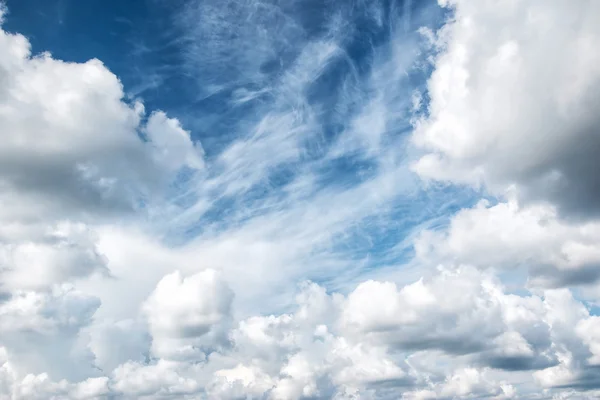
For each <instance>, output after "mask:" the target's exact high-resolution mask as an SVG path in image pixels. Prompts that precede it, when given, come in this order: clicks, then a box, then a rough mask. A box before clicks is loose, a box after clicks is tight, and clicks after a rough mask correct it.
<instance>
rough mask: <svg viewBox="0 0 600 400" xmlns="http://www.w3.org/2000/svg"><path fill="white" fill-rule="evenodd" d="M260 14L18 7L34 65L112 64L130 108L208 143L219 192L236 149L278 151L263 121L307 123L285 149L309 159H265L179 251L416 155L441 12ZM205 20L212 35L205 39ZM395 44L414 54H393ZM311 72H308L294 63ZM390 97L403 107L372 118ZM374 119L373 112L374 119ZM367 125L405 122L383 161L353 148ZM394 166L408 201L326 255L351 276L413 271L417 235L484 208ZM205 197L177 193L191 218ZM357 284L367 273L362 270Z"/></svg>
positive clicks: (376, 7) (357, 227)
mask: <svg viewBox="0 0 600 400" xmlns="http://www.w3.org/2000/svg"><path fill="white" fill-rule="evenodd" d="M257 4H258V5H257ZM257 4H253V3H247V4H244V3H243V2H241V3H240V2H230V3H227V5H221V4H219V3H216V2H199V3H198V4H193V3H185V2H179V3H177V2H174V3H173V2H171V3H169V2H161V1H134V2H117V1H115V2H93V1H92V2H88V3H82V2H73V1H49V2H43V3H42V4H40V2H36V1H33V2H28V1H19V2H16V4H14V5H12V4H8V7H9V10H10V18H8V19H7V23H6V29H7V30H9V31H10V30H12V31H16V32H21V33H23V34H25V35H26V36H27V37H28V38H29V39H30V41H31V44H32V51H33V52H34V53H39V52H43V51H49V52H51V53H52V54H53V56H54V57H56V58H59V59H62V60H65V61H73V62H84V61H87V60H88V59H90V58H98V59H100V60H102V62H103V63H104V64H105V65H106V66H107V68H109V69H110V70H111V71H112V72H113V73H115V74H116V75H117V76H118V77H119V79H120V80H121V82H122V83H123V86H124V88H125V92H126V93H127V94H128V95H129V96H131V97H132V98H138V97H139V98H142V99H143V101H144V104H145V106H146V107H147V109H150V110H151V109H161V110H163V111H165V112H167V113H168V114H169V115H170V116H173V117H176V118H178V119H179V120H180V121H181V122H182V124H183V126H184V127H185V128H186V129H189V130H190V134H191V137H192V139H193V140H198V141H200V142H201V143H202V147H203V149H204V151H205V156H206V158H207V159H208V160H214V163H213V165H212V167H213V168H212V170H211V171H210V172H208V173H209V175H212V176H211V178H212V179H214V180H217V178H218V174H220V173H222V169H223V168H228V166H224V165H222V163H219V161H218V158H219V155H220V154H222V153H223V152H224V151H225V149H227V148H228V146H232V144H234V143H236V142H238V143H239V145H240V146H245V147H246V148H248V149H249V151H251V152H252V151H255V152H256V156H260V152H261V151H263V150H262V149H261V147H262V146H263V144H262V143H265V145H267V146H270V144H267V141H270V140H273V141H278V140H279V139H278V138H277V135H280V134H281V133H280V132H270V131H269V132H265V133H264V137H262V138H261V137H258V138H256V139H250V136H251V135H253V134H254V133H252V129H254V128H253V126H255V125H257V124H259V123H260V121H261V119H263V118H272V116H274V117H275V118H287V117H288V116H290V115H291V114H300V115H298V116H297V117H296V116H294V118H300V119H299V120H297V121H293V122H291V123H292V124H293V129H296V130H297V133H293V134H292V136H290V137H286V138H284V139H282V140H294V141H295V140H298V143H297V146H298V148H294V149H293V150H292V149H290V151H295V152H298V153H299V154H295V155H291V154H290V155H285V157H284V158H282V159H281V160H275V161H274V162H272V163H270V162H269V160H266V162H265V164H264V166H263V168H264V169H265V170H264V171H260V176H256V178H255V179H254V180H251V181H250V180H249V182H248V183H247V184H246V183H245V182H244V183H243V185H244V186H245V187H243V188H240V189H235V190H234V191H233V192H232V193H224V191H226V190H227V188H225V187H218V186H217V187H213V188H212V193H211V194H210V196H211V198H210V202H211V203H210V205H209V206H208V208H207V209H203V210H202V211H201V212H197V213H192V212H190V214H189V216H187V218H188V221H186V223H185V226H181V227H180V228H179V232H173V231H172V232H171V234H176V233H177V234H179V235H184V238H183V239H180V240H191V239H192V238H193V237H194V236H197V235H201V234H202V232H204V231H205V230H207V229H216V230H217V231H220V232H226V231H227V230H228V229H229V228H230V225H233V224H240V223H243V221H246V220H247V219H248V218H250V219H251V218H256V217H259V216H261V215H270V214H273V213H274V212H281V211H285V210H288V209H290V208H292V207H294V205H295V204H294V200H293V199H289V195H290V192H289V188H290V187H291V186H292V185H294V184H295V183H296V182H298V181H301V180H302V179H306V178H309V179H311V180H312V181H313V182H312V187H311V188H310V190H306V192H303V191H298V192H297V193H292V194H293V195H294V196H302V197H303V198H304V200H305V201H311V200H312V199H316V198H317V197H319V196H322V197H324V199H323V201H327V197H328V196H330V195H337V194H341V193H344V192H349V191H351V190H352V189H353V188H357V187H358V186H359V185H360V184H364V183H368V182H369V181H371V180H374V179H376V178H377V176H378V175H379V174H380V169H381V168H382V167H381V165H380V162H381V159H380V158H383V153H386V152H387V150H386V148H392V147H395V148H402V147H403V146H405V144H404V143H405V142H406V141H407V138H408V136H409V134H410V132H411V130H412V127H411V122H410V118H411V117H412V110H411V109H410V107H411V106H412V104H411V103H410V101H409V100H410V98H411V96H412V95H413V92H414V91H415V90H419V89H421V90H422V88H423V86H424V84H425V81H426V79H427V76H428V74H429V73H430V72H431V65H429V64H428V63H427V62H426V57H427V56H428V55H429V54H428V53H426V52H425V53H423V52H422V51H421V50H419V49H418V45H419V42H420V41H421V42H422V41H423V39H422V38H421V37H420V36H419V34H418V33H417V32H416V30H417V29H418V28H422V27H429V28H431V29H436V28H437V27H439V26H440V24H441V23H442V22H443V21H444V15H445V14H446V13H447V12H446V11H444V10H443V9H441V8H439V7H437V5H436V4H435V3H433V2H411V1H407V2H404V3H402V2H400V3H395V2H355V3H347V2H335V1H331V2H322V1H314V2H305V3H293V2H292V3H290V4H289V6H287V7H281V8H280V9H277V10H276V9H274V8H273V7H274V6H273V5H269V4H268V3H265V4H263V5H260V4H259V3H257ZM198 18H199V19H200V22H199V21H198ZM205 20H206V21H209V23H208V22H207V23H205V25H206V26H203V23H202V22H204V21H205ZM232 27H236V29H235V30H233V29H232ZM396 36H397V37H398V44H399V45H400V46H402V48H400V49H398V50H397V51H398V52H399V54H397V55H393V54H391V53H392V52H393V51H396V50H395V49H393V48H392V47H391V46H392V45H396V44H395V43H392V38H393V37H396ZM318 46H331V49H327V50H325V51H332V54H331V55H329V56H330V58H331V59H329V60H326V61H325V62H324V63H323V64H322V65H319V66H316V65H315V66H314V68H315V71H311V69H312V68H313V66H311V65H310V64H311V63H318V62H319V61H318V57H319V55H318V54H310V52H311V51H316V52H318V51H323V50H321V49H319V48H317V47H318ZM311 47H314V48H315V49H311ZM303 52H305V54H304V55H303V54H302V53H303ZM302 57H304V58H305V60H301V59H302ZM315 57H317V58H315ZM391 57H401V58H406V65H405V69H404V70H403V71H395V72H394V73H395V74H397V76H389V77H388V76H386V74H387V73H388V71H386V70H385V69H386V68H388V67H385V66H384V67H383V68H382V71H381V72H379V71H377V69H378V68H381V66H380V65H378V64H383V63H386V62H389V60H390V58H391ZM299 59H300V60H301V61H300V62H301V63H302V64H294V63H295V62H297V61H298V60H299ZM305 69H307V71H305ZM302 74H312V76H302ZM377 74H380V76H378V75H377ZM388 79H389V82H387V80H388ZM387 85H389V87H387V88H386V87H385V86H387ZM290 91H291V92H290ZM379 96H384V97H385V100H384V101H387V102H391V103H392V104H393V105H394V106H398V107H397V108H395V109H394V110H387V109H386V108H385V107H387V105H386V104H383V103H380V104H375V103H374V105H370V104H371V102H374V99H375V98H377V97H379ZM368 107H372V108H373V111H370V110H365V109H366V108H368ZM375 107H379V108H380V109H376V108H375ZM273 110H276V113H277V114H275V113H274V112H273ZM368 112H389V113H390V114H393V115H390V116H389V122H388V123H387V125H388V126H386V127H385V128H384V131H382V132H381V133H380V134H381V135H382V138H381V143H380V144H379V143H378V144H377V145H378V146H381V149H376V150H373V151H370V152H368V151H365V150H364V149H363V148H362V143H360V141H361V140H362V139H355V138H350V139H349V140H346V138H345V136H350V135H349V134H348V132H349V131H352V130H353V129H354V128H353V127H352V124H353V123H354V121H353V118H355V117H356V116H357V115H358V116H360V115H361V113H368ZM367 118H369V115H368V114H367ZM309 120H310V121H309ZM370 122H371V121H369V120H365V122H364V123H365V124H369V123H370ZM284 123H286V124H287V122H284ZM267 128H268V129H271V128H270V127H267ZM269 136H270V137H271V138H272V139H271V138H269ZM278 144H279V143H273V144H272V145H274V146H277V145H278ZM253 147H254V148H255V149H256V150H253V149H252V148H253ZM249 157H254V154H249ZM393 157H395V158H396V159H395V160H391V163H392V164H393V166H391V168H401V170H399V174H401V173H405V174H406V176H404V177H402V178H400V179H399V180H398V182H396V183H394V185H401V186H406V188H405V190H404V193H402V192H400V193H398V194H396V193H393V194H390V195H391V196H392V197H390V198H389V199H387V200H385V201H384V202H383V203H381V204H380V205H379V206H378V207H377V208H376V209H373V210H369V211H367V213H366V214H361V215H360V216H358V217H355V218H352V219H351V220H348V221H344V228H343V231H340V232H337V231H336V232H334V233H333V234H332V236H331V237H330V238H329V239H328V240H329V241H330V243H328V244H327V245H326V246H327V251H329V252H332V253H337V254H339V256H340V257H341V258H342V259H345V260H347V262H348V263H350V262H352V263H354V262H360V264H361V265H362V266H363V268H364V269H365V270H372V269H373V268H378V267H389V266H394V267H398V265H401V264H404V263H407V262H408V261H409V260H408V259H409V258H410V257H411V249H410V246H409V245H407V246H406V247H407V248H400V249H397V245H398V244H399V243H401V242H403V241H404V240H405V239H406V238H407V236H409V235H410V234H411V232H412V230H413V229H414V228H415V227H421V225H422V224H436V225H440V224H443V221H444V220H447V218H448V216H449V215H451V214H452V213H453V212H454V211H456V210H458V209H459V208H461V207H465V206H468V205H472V204H473V203H474V201H476V199H477V197H476V196H475V193H474V192H471V191H469V190H462V189H459V188H445V187H430V188H428V189H427V191H425V190H424V189H423V188H422V187H421V185H420V184H419V183H418V182H416V181H415V180H414V178H413V177H411V176H410V175H409V174H407V173H406V172H402V171H404V170H405V168H404V167H400V164H402V163H406V160H407V159H408V158H409V157H410V154H408V153H407V154H400V155H394V156H393ZM242 162H250V161H242ZM244 167H245V168H248V169H251V166H248V167H246V166H244ZM229 168H231V167H229ZM220 169H221V170H220ZM182 179H183V180H184V181H185V180H186V178H185V175H184V176H183V177H182ZM235 179H244V176H243V175H242V176H235ZM194 184H195V183H194V182H193V181H192V182H191V183H190V182H179V183H178V184H176V185H175V186H176V190H180V191H182V193H180V194H174V196H175V197H176V199H175V200H174V201H176V202H177V203H178V204H181V205H182V207H184V208H185V207H190V204H193V202H194V201H198V194H197V193H194V191H196V190H203V189H196V188H194V187H193V185H194ZM232 184H235V182H224V183H215V185H232ZM375 185H376V184H375ZM374 190H377V189H374ZM202 195H204V194H202ZM329 206H333V207H336V205H335V204H330V205H329ZM190 208H192V207H190ZM323 212H324V213H327V211H323ZM315 217H316V218H318V216H315ZM305 223H310V221H306V222H305ZM440 226H441V225H440ZM167 240H174V238H173V237H171V236H170V237H167ZM315 273H316V275H315ZM338 273H339V272H335V273H334V275H338ZM357 273H358V274H360V273H361V271H360V270H359V271H352V275H356V274H357ZM321 274H322V275H323V276H321ZM329 275H330V274H329V273H328V272H327V271H318V272H312V273H308V274H307V275H306V276H305V278H306V279H312V280H317V281H321V280H327V279H330V278H331V277H330V276H329ZM338 278H339V277H338ZM337 281H338V283H339V279H338V280H337Z"/></svg>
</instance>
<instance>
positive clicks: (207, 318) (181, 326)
mask: <svg viewBox="0 0 600 400" xmlns="http://www.w3.org/2000/svg"><path fill="white" fill-rule="evenodd" d="M232 300H233V292H231V290H229V288H228V286H227V285H226V284H225V283H224V282H223V281H222V280H221V279H220V278H219V276H218V274H217V273H216V272H215V271H213V270H206V271H203V272H199V273H197V274H195V275H192V276H189V277H185V278H183V277H182V276H181V274H180V273H179V272H174V273H172V274H170V275H167V276H165V277H164V278H163V279H161V281H160V282H158V285H157V286H156V289H155V290H154V292H152V294H151V295H150V297H149V298H148V300H147V301H146V302H145V303H144V305H143V310H144V313H145V314H146V315H147V317H148V324H149V326H150V333H151V335H152V352H153V354H154V355H155V356H157V357H160V358H164V359H167V360H179V359H183V360H202V359H204V357H205V356H206V353H207V352H210V351H213V350H214V348H215V347H216V346H220V345H225V344H226V341H227V328H228V322H229V319H230V307H231V301H232Z"/></svg>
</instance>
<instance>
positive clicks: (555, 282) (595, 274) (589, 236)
mask: <svg viewBox="0 0 600 400" xmlns="http://www.w3.org/2000/svg"><path fill="white" fill-rule="evenodd" d="M599 243H600V224H598V223H597V222H594V221H592V222H569V221H565V220H562V219H560V218H559V216H558V215H557V213H556V210H555V208H554V207H552V206H550V205H547V204H543V205H532V206H528V207H520V206H519V205H518V204H517V203H516V201H514V200H510V201H508V202H506V203H498V204H496V205H493V206H490V205H489V204H488V203H487V202H485V201H483V202H481V203H479V204H478V205H477V206H475V207H473V208H470V209H463V210H461V211H459V212H458V213H457V214H456V215H455V216H454V217H453V218H452V219H451V221H450V224H449V227H448V228H447V229H446V230H444V231H424V232H422V233H421V234H420V236H419V237H418V238H417V240H416V242H415V250H416V252H417V256H418V257H420V258H421V259H422V260H424V261H427V262H436V263H449V262H451V263H459V264H460V263H463V264H470V265H475V266H478V267H481V268H490V267H495V268H498V269H501V270H511V269H517V268H519V267H526V268H527V269H528V271H529V276H530V279H531V280H530V282H529V283H530V285H533V286H545V287H555V286H568V285H576V284H591V283H594V281H596V280H598V279H599V278H600V244H599Z"/></svg>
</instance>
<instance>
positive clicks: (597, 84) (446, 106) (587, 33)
mask: <svg viewBox="0 0 600 400" xmlns="http://www.w3.org/2000/svg"><path fill="white" fill-rule="evenodd" d="M439 3H440V4H442V5H443V6H446V7H451V8H452V9H453V12H454V16H453V19H452V20H451V21H450V22H449V23H447V24H446V25H445V26H444V27H443V28H442V29H441V30H440V31H439V32H438V33H437V36H436V38H435V44H436V46H439V50H440V53H439V55H438V56H437V57H436V58H435V61H434V66H435V70H434V72H433V73H432V75H431V78H430V79H429V81H428V94H429V97H430V98H431V102H430V104H429V115H428V116H427V117H424V118H422V119H421V120H419V121H418V123H417V125H416V130H415V133H414V137H413V140H414V142H415V143H416V144H417V145H419V146H421V147H423V148H424V149H425V150H426V151H428V154H425V155H423V156H422V158H421V159H420V160H419V161H418V162H417V163H416V164H415V166H414V168H415V170H416V171H417V172H418V173H419V174H420V175H422V176H424V177H430V178H434V179H440V180H449V181H453V182H459V183H469V184H478V183H484V184H485V185H486V186H487V187H488V188H489V189H491V190H492V192H495V193H500V194H502V193H503V191H504V189H505V188H506V187H507V186H508V185H516V187H517V189H518V194H519V196H520V198H521V199H522V200H527V201H530V200H548V201H551V202H552V203H554V204H555V205H556V206H557V207H558V208H559V211H560V212H561V213H565V215H567V214H569V215H584V214H590V213H592V214H594V213H596V212H598V211H599V208H598V204H600V202H599V201H598V199H599V192H598V188H599V187H600V186H599V181H598V175H597V174H596V172H595V171H596V170H597V169H598V157H597V155H596V153H597V151H598V146H599V142H598V138H599V137H600V136H599V135H598V134H597V126H598V122H599V120H598V115H600V112H599V111H600V97H599V96H598V95H597V93H598V90H599V88H600V62H599V61H600V58H599V57H600V53H598V51H596V50H595V49H596V48H598V46H599V44H600V28H599V26H598V24H597V23H596V18H595V16H596V15H597V14H598V13H599V12H600V9H599V4H598V3H597V2H578V3H572V2H567V1H562V0H556V1H547V2H543V3H531V2H528V1H524V0H517V1H511V2H501V1H483V2H470V1H462V0H452V1H440V2H439Z"/></svg>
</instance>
